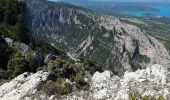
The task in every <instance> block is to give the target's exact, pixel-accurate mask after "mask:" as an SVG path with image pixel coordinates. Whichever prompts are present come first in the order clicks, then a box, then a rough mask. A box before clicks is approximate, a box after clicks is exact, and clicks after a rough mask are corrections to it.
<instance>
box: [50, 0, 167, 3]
mask: <svg viewBox="0 0 170 100" xmlns="http://www.w3.org/2000/svg"><path fill="white" fill-rule="evenodd" d="M49 1H68V2H72V1H74V2H84V1H85V2H86V1H87V2H89V1H109V2H110V1H113V2H153V3H154V2H162V3H163V2H168V3H169V2H170V1H169V0H49Z"/></svg>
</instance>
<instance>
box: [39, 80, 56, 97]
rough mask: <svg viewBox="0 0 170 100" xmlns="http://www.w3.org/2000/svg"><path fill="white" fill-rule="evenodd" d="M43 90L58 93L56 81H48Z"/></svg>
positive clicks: (49, 93)
mask: <svg viewBox="0 0 170 100" xmlns="http://www.w3.org/2000/svg"><path fill="white" fill-rule="evenodd" d="M40 90H41V88H40ZM42 90H43V91H44V92H45V93H46V94H48V95H53V94H55V93H56V87H55V82H54V81H51V80H50V81H47V83H46V84H45V85H43V86H42Z"/></svg>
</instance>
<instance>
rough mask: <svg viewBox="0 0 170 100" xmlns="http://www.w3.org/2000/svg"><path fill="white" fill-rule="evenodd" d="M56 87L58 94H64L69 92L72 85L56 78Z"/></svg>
mask: <svg viewBox="0 0 170 100" xmlns="http://www.w3.org/2000/svg"><path fill="white" fill-rule="evenodd" d="M56 89H57V93H58V94H61V95H64V94H69V93H71V91H72V86H71V85H70V83H68V82H65V81H63V80H57V82H56Z"/></svg>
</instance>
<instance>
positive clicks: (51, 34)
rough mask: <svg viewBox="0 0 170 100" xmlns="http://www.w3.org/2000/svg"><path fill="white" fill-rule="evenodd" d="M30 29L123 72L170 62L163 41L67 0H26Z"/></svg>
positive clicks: (37, 36)
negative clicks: (71, 3) (62, 1)
mask: <svg viewBox="0 0 170 100" xmlns="http://www.w3.org/2000/svg"><path fill="white" fill-rule="evenodd" d="M26 7H27V11H26V19H27V22H29V24H28V25H27V27H28V29H30V30H31V34H32V36H33V38H34V40H39V39H42V40H45V41H47V42H48V43H52V44H54V45H55V47H56V48H59V49H62V50H63V51H65V52H68V53H70V54H71V55H72V56H73V57H74V58H76V59H81V58H85V59H90V60H93V61H96V62H97V63H98V64H100V65H102V66H103V68H105V69H109V70H111V71H112V72H113V73H114V74H117V75H119V76H122V75H123V73H124V72H125V71H135V70H137V69H143V68H146V66H147V65H152V64H155V63H158V64H163V65H165V66H168V65H169V52H168V51H167V50H166V48H165V47H164V45H163V44H162V43H160V42H159V41H157V40H156V39H155V38H153V37H152V36H150V35H148V34H147V33H146V32H145V31H142V30H141V29H140V28H138V27H136V26H134V25H131V24H127V23H125V22H123V21H120V20H119V18H117V17H114V16H109V15H104V14H99V13H96V12H92V11H89V10H87V9H84V8H81V7H77V6H73V5H70V4H65V3H54V2H47V1H45V0H44V1H41V0H36V1H34V0H26Z"/></svg>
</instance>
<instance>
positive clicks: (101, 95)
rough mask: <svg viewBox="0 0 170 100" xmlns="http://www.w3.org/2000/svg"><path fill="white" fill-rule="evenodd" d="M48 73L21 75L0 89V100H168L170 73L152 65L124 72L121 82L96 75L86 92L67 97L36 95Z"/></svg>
mask: <svg viewBox="0 0 170 100" xmlns="http://www.w3.org/2000/svg"><path fill="white" fill-rule="evenodd" d="M47 77H48V72H43V71H39V72H37V73H35V74H32V73H24V74H21V75H19V76H18V77H16V78H15V79H13V80H12V81H10V82H8V83H5V84H3V85H2V86H0V100H55V99H56V100H60V99H61V100H129V99H130V98H132V100H137V98H147V97H148V98H157V99H158V98H159V99H160V100H163V99H161V98H164V99H165V100H169V99H170V72H169V71H168V69H167V68H166V67H164V66H161V65H158V64H155V65H153V66H149V67H148V68H147V69H143V70H137V71H136V72H125V74H124V76H123V77H122V78H120V77H118V76H115V75H113V74H112V72H110V71H104V72H103V73H99V72H96V73H95V74H94V75H93V77H92V78H91V81H90V87H89V89H88V90H86V91H73V92H72V93H71V94H69V95H64V96H60V98H58V95H57V94H56V95H50V96H49V95H47V94H45V93H43V92H38V91H37V86H38V84H40V83H42V82H44V81H46V80H47Z"/></svg>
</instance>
